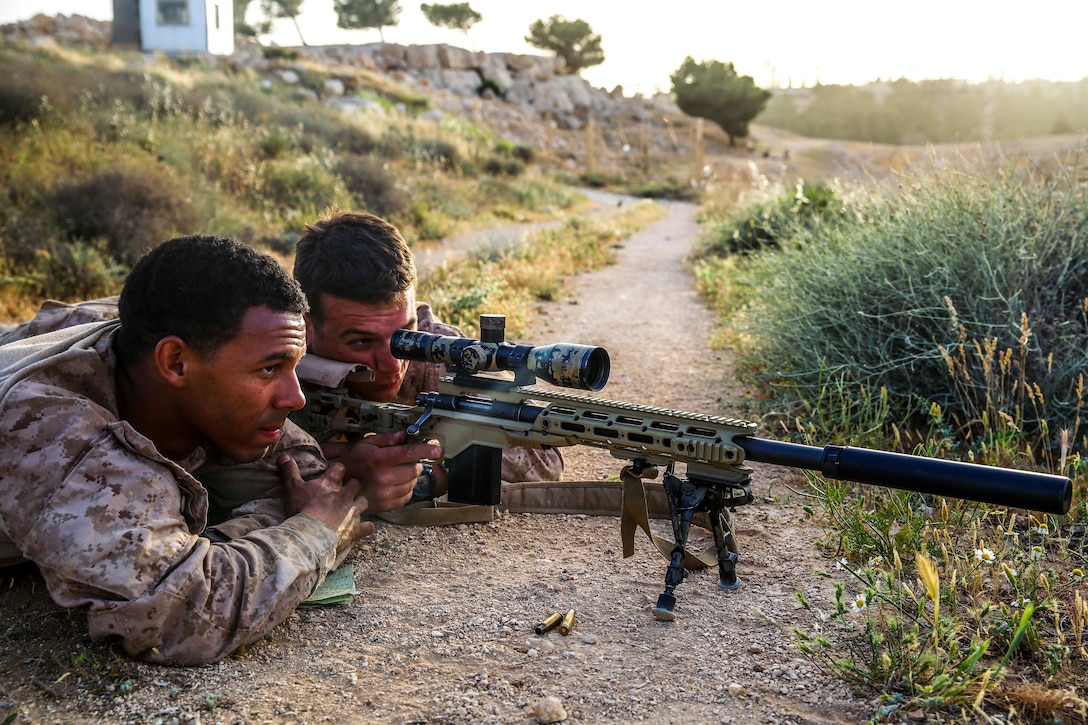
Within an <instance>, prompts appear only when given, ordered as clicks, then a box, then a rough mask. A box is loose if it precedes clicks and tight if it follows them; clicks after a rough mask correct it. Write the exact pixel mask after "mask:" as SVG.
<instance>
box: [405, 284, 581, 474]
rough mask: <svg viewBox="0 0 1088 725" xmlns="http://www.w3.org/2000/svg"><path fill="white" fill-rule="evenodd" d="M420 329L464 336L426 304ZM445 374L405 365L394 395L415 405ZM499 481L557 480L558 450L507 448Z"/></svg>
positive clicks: (440, 367) (440, 369)
mask: <svg viewBox="0 0 1088 725" xmlns="http://www.w3.org/2000/svg"><path fill="white" fill-rule="evenodd" d="M416 316H417V318H418V319H419V330H420V331H421V332H428V333H430V334H432V335H450V336H456V337H464V334H462V332H461V331H460V330H459V329H458V328H456V327H453V326H452V325H447V324H445V323H443V322H441V321H439V320H438V319H436V318H435V317H434V315H433V314H432V312H431V308H430V306H429V305H426V304H422V303H421V304H420V305H419V306H418V307H417V308H416ZM445 374H446V370H445V366H443V365H435V364H433V363H421V362H412V363H410V364H409V365H408V374H407V375H406V376H405V380H404V384H403V385H402V386H401V389H400V394H399V395H398V396H397V402H398V403H408V404H411V403H414V402H415V399H416V396H417V395H419V393H420V392H423V391H431V390H438V381H439V379H440V378H441V377H442V376H443V375H445ZM501 475H502V480H503V481H507V482H510V483H514V482H520V481H558V480H559V479H560V478H561V477H562V476H563V457H562V456H561V455H560V454H559V451H558V450H555V449H552V450H549V451H542V450H538V449H536V448H521V447H515V448H507V449H505V450H504V451H503V452H502V474H501Z"/></svg>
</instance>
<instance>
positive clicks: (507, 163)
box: [483, 156, 525, 176]
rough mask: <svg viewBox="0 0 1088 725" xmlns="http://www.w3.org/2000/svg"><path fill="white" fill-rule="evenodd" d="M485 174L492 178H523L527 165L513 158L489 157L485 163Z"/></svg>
mask: <svg viewBox="0 0 1088 725" xmlns="http://www.w3.org/2000/svg"><path fill="white" fill-rule="evenodd" d="M483 168H484V172H485V173H488V174H491V175H492V176H521V174H522V173H523V172H524V171H525V163H524V162H522V161H520V160H518V159H513V158H502V157H501V156H489V157H488V158H487V160H486V161H484V167H483Z"/></svg>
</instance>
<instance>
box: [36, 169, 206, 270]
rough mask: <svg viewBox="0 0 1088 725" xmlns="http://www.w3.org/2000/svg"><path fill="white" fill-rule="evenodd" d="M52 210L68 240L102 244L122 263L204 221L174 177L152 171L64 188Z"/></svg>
mask: <svg viewBox="0 0 1088 725" xmlns="http://www.w3.org/2000/svg"><path fill="white" fill-rule="evenodd" d="M51 206H52V208H53V210H54V214H55V216H56V218H57V222H58V224H59V226H60V227H61V228H62V229H64V230H65V232H67V234H68V235H69V236H70V237H72V238H73V239H77V240H82V241H85V242H91V241H94V240H98V239H102V240H105V243H106V250H107V251H108V253H109V254H111V255H112V256H113V257H114V258H115V259H117V260H118V261H120V262H122V263H125V264H132V263H133V262H135V261H136V260H137V259H138V258H139V257H140V256H141V255H142V254H143V252H144V250H145V249H146V248H148V247H150V246H153V245H154V244H156V243H158V242H160V241H162V240H164V239H167V238H169V237H172V236H176V235H177V234H192V233H193V232H194V231H195V230H196V227H197V225H198V224H199V223H200V221H201V220H202V219H203V218H204V214H203V213H202V210H200V209H198V208H197V207H196V205H195V204H194V203H193V202H192V201H190V199H189V197H188V196H187V194H186V192H185V191H184V190H183V189H182V187H181V185H180V184H178V183H177V182H176V181H175V179H174V177H173V176H171V175H170V174H168V173H167V172H166V171H165V170H161V171H160V170H158V169H157V168H156V167H149V168H141V167H130V168H122V169H118V170H111V171H102V172H99V173H97V174H94V175H93V176H91V177H90V178H87V179H85V180H83V181H76V182H73V183H70V184H64V185H62V186H60V187H58V188H57V189H56V191H54V192H53V193H52V195H51Z"/></svg>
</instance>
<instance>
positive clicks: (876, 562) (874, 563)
mask: <svg viewBox="0 0 1088 725" xmlns="http://www.w3.org/2000/svg"><path fill="white" fill-rule="evenodd" d="M883 563H884V557H883V556H880V555H877V556H870V557H869V566H871V567H873V568H874V569H879V568H880V565H881V564H883Z"/></svg>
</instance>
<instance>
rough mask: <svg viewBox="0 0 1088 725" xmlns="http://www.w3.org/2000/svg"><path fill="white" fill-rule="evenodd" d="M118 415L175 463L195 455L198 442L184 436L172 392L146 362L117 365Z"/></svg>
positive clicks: (183, 427)
mask: <svg viewBox="0 0 1088 725" xmlns="http://www.w3.org/2000/svg"><path fill="white" fill-rule="evenodd" d="M115 377H116V381H117V413H118V416H119V417H120V418H121V420H123V421H125V422H127V423H128V424H129V425H131V426H132V427H133V428H135V429H136V430H137V431H138V432H139V433H140V434H141V435H142V436H144V437H145V438H147V439H148V440H150V441H151V442H152V443H153V444H154V445H155V448H156V449H157V450H158V451H159V453H161V454H162V455H163V456H165V457H166V458H169V459H170V460H172V461H181V460H184V459H186V458H188V457H189V456H191V455H192V454H193V451H195V450H196V449H197V447H198V444H197V443H196V441H195V440H194V439H193V438H192V437H191V436H189V435H186V433H185V426H184V425H182V424H181V422H180V421H181V416H180V414H179V411H178V409H177V407H176V405H175V403H174V396H173V395H172V394H171V392H172V391H171V389H170V388H169V386H167V385H166V384H165V383H163V382H162V380H161V379H159V378H158V377H157V376H155V375H154V374H153V373H152V371H150V370H148V369H147V364H146V362H144V361H140V362H137V363H135V364H132V365H127V364H124V363H122V362H120V361H118V363H117V372H116V375H115Z"/></svg>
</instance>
